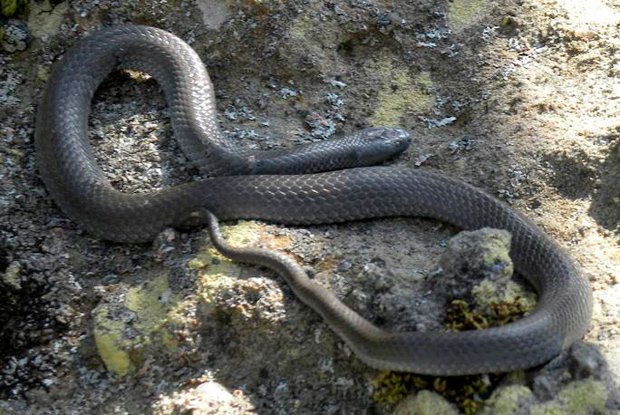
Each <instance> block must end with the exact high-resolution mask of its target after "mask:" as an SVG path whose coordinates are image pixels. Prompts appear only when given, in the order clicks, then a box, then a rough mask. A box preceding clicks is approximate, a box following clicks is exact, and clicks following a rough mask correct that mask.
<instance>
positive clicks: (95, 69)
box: [35, 25, 592, 375]
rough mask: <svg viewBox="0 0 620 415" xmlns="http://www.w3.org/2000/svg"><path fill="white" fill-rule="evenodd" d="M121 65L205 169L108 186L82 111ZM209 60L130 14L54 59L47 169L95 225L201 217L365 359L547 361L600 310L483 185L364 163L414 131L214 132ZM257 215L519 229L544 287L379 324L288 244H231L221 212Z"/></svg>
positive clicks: (71, 206) (559, 257)
mask: <svg viewBox="0 0 620 415" xmlns="http://www.w3.org/2000/svg"><path fill="white" fill-rule="evenodd" d="M115 68H132V69H136V70H140V71H144V72H147V73H149V74H150V75H152V76H154V77H155V78H156V79H157V81H158V82H159V84H160V85H161V87H162V89H163V91H164V95H165V97H166V101H167V103H168V106H169V111H170V118H171V121H172V125H173V130H174V134H175V136H176V138H177V140H178V141H179V143H180V146H181V148H182V150H183V151H184V153H185V154H186V155H187V156H188V157H189V158H190V159H191V160H192V161H193V162H194V163H196V165H198V166H200V167H201V168H202V169H203V170H204V171H205V173H207V175H208V176H209V177H208V178H206V179H204V180H200V181H194V182H191V183H186V184H183V185H178V186H172V187H168V188H164V189H162V190H156V191H152V192H150V193H144V194H128V193H123V192H120V191H118V190H116V189H114V188H113V187H112V186H111V185H110V183H109V182H108V181H107V180H106V179H105V177H104V175H103V172H102V170H101V169H100V168H99V166H98V165H97V163H96V162H95V159H94V157H93V153H92V149H91V146H90V144H89V141H88V138H87V128H88V117H89V114H90V105H91V100H92V98H93V95H94V93H95V91H96V89H97V87H98V85H99V84H100V83H101V82H102V81H103V79H104V78H105V77H106V76H107V75H108V74H109V73H110V72H111V71H113V70H114V69H115ZM215 111H216V109H215V97H214V94H213V87H212V85H211V81H210V80H209V77H208V74H207V71H206V68H205V67H204V65H203V63H202V61H201V60H200V58H199V57H198V55H197V54H196V53H195V52H194V50H193V49H192V48H191V47H190V46H188V45H187V44H186V43H184V42H183V41H182V40H180V39H179V38H177V37H176V36H174V35H172V34H170V33H168V32H165V31H163V30H160V29H156V28H152V27H146V26H134V25H122V26H116V27H111V28H106V29H102V30H100V31H97V32H95V33H93V34H91V35H89V36H87V37H85V38H84V39H82V40H80V41H79V42H77V44H76V45H75V46H74V47H73V48H71V49H70V50H69V51H68V52H67V53H66V54H65V56H64V57H63V59H62V60H61V61H60V63H59V64H57V65H56V66H55V68H54V70H53V72H52V74H51V76H50V78H49V81H48V83H47V88H46V91H45V94H44V97H43V99H42V102H41V104H40V106H39V110H38V114H37V123H36V129H35V130H36V131H35V146H36V153H37V160H38V164H39V170H40V174H41V177H42V179H43V181H44V182H45V185H46V186H47V188H48V191H49V193H50V194H51V196H52V197H53V199H54V200H55V201H56V203H57V204H58V205H59V206H60V208H61V209H62V210H63V211H64V212H65V213H66V214H67V215H68V216H69V217H70V218H72V219H73V220H75V221H76V222H77V223H78V224H79V225H80V226H82V227H84V228H85V229H87V230H88V231H90V232H91V233H92V234H94V235H96V236H98V237H100V238H104V239H108V240H112V241H119V242H144V241H149V240H151V239H153V238H154V237H155V236H156V235H157V234H158V232H160V231H161V230H163V229H164V228H166V227H170V226H172V227H174V226H180V225H182V224H187V223H188V222H190V223H193V222H202V223H205V222H207V223H208V224H209V228H210V230H211V233H212V237H213V240H214V243H215V244H216V246H217V247H218V248H219V249H221V250H222V251H223V252H224V253H225V254H226V255H230V256H231V257H232V258H234V259H237V260H240V261H245V262H250V263H257V264H262V265H265V266H268V267H270V268H273V269H274V270H276V271H277V272H279V273H280V274H281V275H283V276H284V278H286V280H287V282H288V283H289V284H290V286H291V287H292V289H293V291H294V293H295V294H296V296H297V297H298V298H299V299H300V300H301V301H303V302H304V303H306V304H307V305H309V306H310V307H312V308H313V309H314V310H316V311H317V312H318V313H319V314H320V315H321V316H322V317H323V318H324V319H325V321H326V322H327V323H328V324H329V326H330V327H331V328H332V329H333V330H334V331H336V332H337V333H338V334H339V335H340V336H341V337H342V338H343V339H344V340H345V341H346V343H347V344H348V345H349V346H350V347H351V348H352V349H353V350H354V351H355V353H356V354H357V356H359V358H361V359H362V360H363V361H364V362H366V363H367V364H369V365H370V366H373V367H376V368H381V369H391V370H399V371H410V372H416V373H420V374H435V375H463V374H472V373H483V372H498V371H508V370H513V369H523V368H529V367H532V366H535V365H538V364H542V363H544V362H546V361H548V360H549V359H551V358H553V357H555V356H556V355H558V354H559V353H560V352H561V350H562V349H563V348H566V347H568V346H569V345H570V344H571V343H572V342H574V341H575V340H577V339H579V338H581V337H582V336H583V334H584V333H585V331H586V330H587V329H588V326H589V324H590V319H591V314H592V294H591V289H590V287H589V284H588V282H587V280H586V279H585V278H584V277H583V276H582V275H581V274H580V272H579V270H578V268H577V267H576V265H575V264H574V262H573V261H572V260H571V259H570V258H569V257H568V255H567V254H566V253H565V252H564V251H563V250H562V249H561V247H560V246H559V245H558V244H557V243H556V242H554V241H553V240H552V239H550V238H549V237H548V236H546V235H545V234H544V233H543V232H542V231H541V230H540V229H539V228H538V227H537V226H535V225H534V224H533V223H531V222H530V221H528V220H527V219H525V218H524V217H523V216H521V215H520V214H519V213H517V212H515V211H514V210H513V209H511V208H509V207H508V206H506V205H505V204H503V203H502V202H500V201H498V200H496V199H495V198H493V197H491V196H489V195H488V194H487V193H485V192H483V191H481V190H479V189H477V188H475V187H473V186H471V185H469V184H466V183H464V182H463V181H460V180H457V179H454V178H450V177H447V176H445V175H442V174H439V173H435V172H430V171H419V170H416V171H413V170H411V169H407V168H397V167H385V166H375V167H364V166H369V165H371V164H375V163H377V162H379V161H382V160H384V159H386V158H389V157H393V156H395V155H397V154H399V153H400V152H402V151H403V150H404V149H405V148H406V147H407V146H408V145H409V141H410V137H409V134H408V133H406V132H404V131H403V130H400V129H396V128H370V129H366V130H362V131H360V132H359V133H355V134H352V135H350V136H347V137H344V138H342V139H339V140H329V141H326V142H321V143H318V144H310V145H304V146H299V147H295V148H293V149H291V150H274V151H268V152H262V153H261V152H257V153H248V152H245V151H242V150H240V149H239V148H238V147H236V146H235V145H234V143H231V142H230V141H228V140H227V139H225V138H224V136H223V135H222V134H221V133H220V131H219V129H218V125H217V119H216V112H215ZM209 212H212V213H213V215H215V217H217V218H219V219H222V220H230V219H241V218H247V219H259V220H266V221H271V222H277V223H282V224H298V225H303V224H325V223H335V222H344V221H351V220H356V219H364V218H376V217H387V216H422V217H430V218H435V219H438V220H441V221H445V222H449V223H451V224H454V225H456V226H458V227H461V228H463V229H478V228H481V227H493V228H499V229H505V230H507V231H509V232H510V233H511V234H512V248H511V252H510V254H511V257H512V259H513V261H514V264H515V268H516V269H517V270H518V271H519V272H520V273H521V274H522V275H524V276H525V277H526V278H527V279H528V280H529V281H530V282H531V283H532V284H533V286H534V287H535V288H536V290H537V292H538V294H539V300H538V304H537V306H536V308H535V309H534V310H533V311H532V312H531V313H529V314H528V315H526V316H525V317H523V318H522V319H520V320H519V321H516V322H513V323H510V324H507V325H504V326H501V327H496V328H490V329H485V330H479V331H464V332H406V333H391V332H387V331H384V330H382V329H380V328H378V327H376V326H374V325H373V324H371V323H370V322H368V321H367V320H365V319H364V318H362V317H361V316H360V315H359V314H357V313H355V312H354V311H352V310H351V309H349V308H348V307H347V306H345V305H344V304H343V303H342V302H340V301H339V300H338V299H337V298H336V297H335V296H334V295H333V294H331V293H330V292H329V291H328V290H326V289H325V288H323V287H321V286H320V285H318V284H316V283H315V282H313V281H312V280H311V279H310V278H308V277H307V276H306V274H305V273H304V271H303V269H302V268H301V267H300V266H299V265H298V264H296V263H295V262H294V261H293V260H292V259H290V258H288V257H287V256H285V255H283V254H280V253H277V252H273V251H265V250H261V249H253V248H231V247H230V246H228V245H226V243H225V242H224V241H223V240H222V238H221V235H219V233H218V231H217V221H216V219H215V217H213V216H212V215H211V213H209Z"/></svg>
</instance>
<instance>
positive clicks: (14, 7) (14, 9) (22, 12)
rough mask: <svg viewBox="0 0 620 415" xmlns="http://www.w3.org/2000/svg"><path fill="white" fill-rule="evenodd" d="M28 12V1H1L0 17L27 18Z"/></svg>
mask: <svg viewBox="0 0 620 415" xmlns="http://www.w3.org/2000/svg"><path fill="white" fill-rule="evenodd" d="M28 11H29V6H28V0H0V16H2V17H21V16H26V15H27V14H28ZM0 38H1V37H0Z"/></svg>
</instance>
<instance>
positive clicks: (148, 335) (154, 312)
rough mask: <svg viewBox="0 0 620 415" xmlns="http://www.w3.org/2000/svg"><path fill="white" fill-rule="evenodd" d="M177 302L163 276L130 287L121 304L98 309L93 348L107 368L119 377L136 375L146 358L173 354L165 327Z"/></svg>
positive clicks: (172, 343) (172, 338)
mask: <svg viewBox="0 0 620 415" xmlns="http://www.w3.org/2000/svg"><path fill="white" fill-rule="evenodd" d="M176 303H177V299H176V298H175V296H174V295H173V294H172V292H171V291H170V288H169V286H168V275H167V274H163V275H161V276H159V277H157V278H155V279H153V280H151V281H149V282H147V283H145V284H143V285H142V286H140V287H132V288H129V289H128V290H127V292H126V294H125V298H124V300H123V301H121V302H116V303H113V302H111V303H103V304H100V305H99V306H97V307H96V308H95V309H94V310H93V314H94V320H95V327H94V338H95V345H96V347H97V352H98V354H99V356H100V357H101V360H103V363H104V364H105V366H106V368H107V369H108V370H109V371H110V372H112V373H114V374H115V375H117V376H121V377H122V376H126V375H127V374H130V373H133V372H135V371H136V369H138V368H139V367H140V366H141V364H142V362H143V361H144V359H145V357H146V355H157V354H160V353H162V352H163V353H165V352H174V351H176V350H177V347H178V344H177V341H176V338H175V335H174V334H173V333H172V332H171V331H170V330H169V328H168V323H169V322H170V318H169V315H173V313H174V307H175V306H176ZM122 316H125V317H122Z"/></svg>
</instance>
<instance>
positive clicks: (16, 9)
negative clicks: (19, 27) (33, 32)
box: [0, 0, 29, 17]
mask: <svg viewBox="0 0 620 415" xmlns="http://www.w3.org/2000/svg"><path fill="white" fill-rule="evenodd" d="M28 10H29V7H28V0H0V16H2V17H21V16H26V15H27V14H28Z"/></svg>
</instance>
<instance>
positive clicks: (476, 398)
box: [372, 371, 498, 415]
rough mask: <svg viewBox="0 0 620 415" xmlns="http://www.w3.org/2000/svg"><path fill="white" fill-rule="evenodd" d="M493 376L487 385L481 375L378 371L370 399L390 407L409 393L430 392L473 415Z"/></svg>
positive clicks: (495, 377) (488, 393)
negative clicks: (419, 374) (444, 375)
mask: <svg viewBox="0 0 620 415" xmlns="http://www.w3.org/2000/svg"><path fill="white" fill-rule="evenodd" d="M497 378H498V376H497V375H491V381H490V382H489V381H488V380H487V379H486V378H485V377H483V376H459V377H438V376H418V375H413V374H411V373H401V372H389V371H384V372H379V374H378V375H377V376H376V377H375V379H374V380H373V381H372V384H373V386H374V387H375V392H374V394H373V399H374V400H375V401H376V402H378V403H384V404H394V403H397V402H400V401H402V400H403V399H404V398H405V397H406V396H407V395H408V394H410V393H411V392H413V391H423V390H428V391H433V392H435V393H437V394H439V395H440V396H442V397H443V398H445V399H446V400H448V401H450V402H453V403H455V404H456V405H457V407H458V408H459V409H460V410H461V411H462V412H463V413H464V414H465V415H473V414H475V413H476V412H478V411H479V410H480V408H481V407H482V401H483V400H484V399H485V398H486V397H488V396H489V395H490V394H491V392H492V385H493V384H495V382H494V381H496V380H497Z"/></svg>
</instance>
